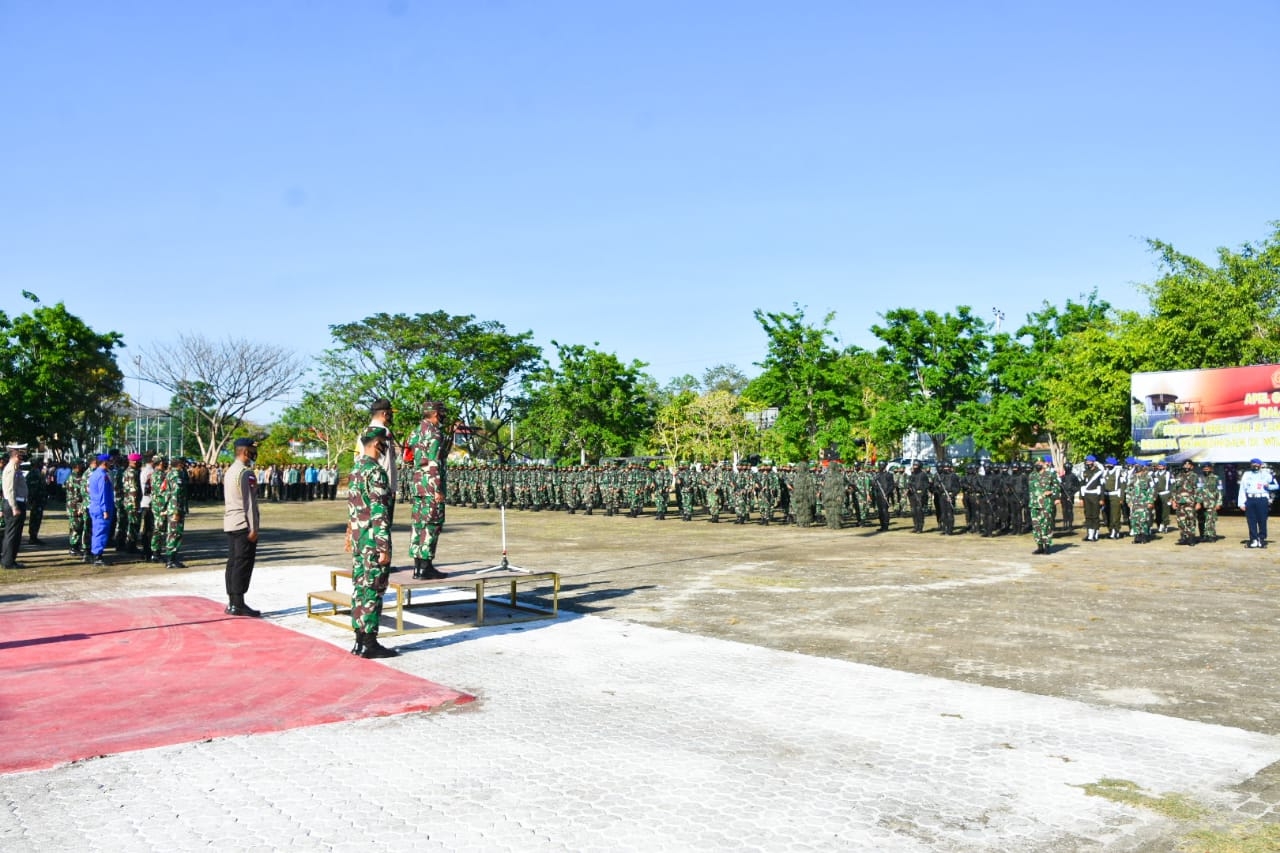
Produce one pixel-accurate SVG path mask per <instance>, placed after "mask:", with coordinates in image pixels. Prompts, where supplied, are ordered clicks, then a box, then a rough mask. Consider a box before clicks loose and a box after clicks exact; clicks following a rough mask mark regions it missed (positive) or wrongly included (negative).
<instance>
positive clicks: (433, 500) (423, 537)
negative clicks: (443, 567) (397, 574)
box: [408, 401, 446, 580]
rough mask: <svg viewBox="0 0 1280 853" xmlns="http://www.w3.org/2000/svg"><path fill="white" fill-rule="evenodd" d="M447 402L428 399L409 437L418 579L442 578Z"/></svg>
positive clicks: (411, 552)
mask: <svg viewBox="0 0 1280 853" xmlns="http://www.w3.org/2000/svg"><path fill="white" fill-rule="evenodd" d="M443 418H444V403H438V402H434V401H432V402H428V403H425V404H423V407H422V421H421V423H419V424H418V428H417V429H416V430H414V432H413V435H412V436H410V438H409V445H408V446H409V449H410V450H411V451H412V452H413V471H412V473H411V475H410V485H411V491H412V493H413V523H412V528H411V530H410V535H409V556H410V557H412V558H413V577H414V579H415V580H430V579H433V578H442V577H444V573H443V572H441V571H439V570H437V569H436V567H435V563H434V561H435V557H436V544H437V543H438V542H439V541H440V530H441V528H443V527H444V489H445V480H446V472H445V447H444V434H443V433H442V432H441V430H440V422H441V420H442V419H443Z"/></svg>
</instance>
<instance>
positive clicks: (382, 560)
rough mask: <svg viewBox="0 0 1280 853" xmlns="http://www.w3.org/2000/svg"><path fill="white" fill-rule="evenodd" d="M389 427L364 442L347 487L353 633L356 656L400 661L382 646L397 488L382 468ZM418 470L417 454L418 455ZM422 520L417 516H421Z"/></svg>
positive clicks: (368, 434)
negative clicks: (392, 509) (380, 636)
mask: <svg viewBox="0 0 1280 853" xmlns="http://www.w3.org/2000/svg"><path fill="white" fill-rule="evenodd" d="M387 440H388V433H387V430H386V427H381V426H375V427H370V428H369V429H368V431H367V432H365V434H364V435H362V436H360V443H361V445H362V446H363V448H364V452H363V453H361V454H360V458H359V459H357V460H356V462H355V465H353V466H352V468H351V479H350V481H349V482H348V484H347V523H348V526H349V534H348V535H349V538H350V540H351V630H353V631H355V634H356V643H355V645H354V646H353V647H352V648H351V653H352V654H353V655H359V656H360V657H362V658H386V657H394V656H395V655H396V651H395V649H389V648H387V647H386V646H383V645H381V644H380V643H379V642H378V626H379V623H380V621H381V619H382V595H383V593H385V592H386V591H387V584H388V581H389V580H390V577H391V517H390V515H391V513H390V507H391V501H392V499H393V496H392V494H391V484H390V480H389V479H388V477H387V472H386V471H384V470H383V469H382V466H381V465H379V464H378V460H379V459H380V458H381V457H382V455H383V453H385V452H386V449H387ZM414 459H415V464H416V460H417V453H416V452H415V454H414ZM415 517H416V514H415Z"/></svg>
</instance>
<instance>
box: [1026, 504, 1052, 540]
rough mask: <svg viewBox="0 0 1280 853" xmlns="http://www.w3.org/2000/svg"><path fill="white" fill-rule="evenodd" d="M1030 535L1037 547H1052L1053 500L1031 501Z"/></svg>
mask: <svg viewBox="0 0 1280 853" xmlns="http://www.w3.org/2000/svg"><path fill="white" fill-rule="evenodd" d="M1030 508H1031V535H1032V536H1033V537H1035V540H1036V544H1037V545H1043V546H1044V547H1046V548H1049V547H1052V546H1053V500H1052V499H1046V500H1042V501H1032V503H1031V507H1030Z"/></svg>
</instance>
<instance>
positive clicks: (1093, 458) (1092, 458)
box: [1084, 453, 1098, 462]
mask: <svg viewBox="0 0 1280 853" xmlns="http://www.w3.org/2000/svg"><path fill="white" fill-rule="evenodd" d="M1084 461H1085V462H1097V461H1098V457H1096V456H1094V455H1093V454H1092V453H1090V454H1089V455H1088V456H1086V457H1085V458H1084Z"/></svg>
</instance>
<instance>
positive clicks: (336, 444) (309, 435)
mask: <svg viewBox="0 0 1280 853" xmlns="http://www.w3.org/2000/svg"><path fill="white" fill-rule="evenodd" d="M368 421H369V412H368V409H367V408H360V407H359V406H358V405H357V403H356V401H355V400H354V399H353V398H352V397H351V396H350V395H348V394H346V393H344V392H343V390H342V389H341V388H339V387H337V386H324V385H321V386H319V387H317V388H311V389H308V390H307V391H306V392H305V393H304V394H303V395H302V401H301V402H299V403H298V404H297V405H295V406H290V407H289V408H287V409H285V410H284V411H283V412H282V413H281V415H280V421H279V422H278V423H277V424H276V427H277V429H282V430H284V432H285V435H287V436H288V437H289V438H290V439H292V440H294V441H303V442H306V443H309V444H312V445H315V446H317V447H321V448H323V449H324V453H325V461H326V463H327V464H331V465H332V464H336V463H337V462H338V461H339V460H343V461H350V458H351V457H352V456H353V455H354V453H353V448H354V447H355V443H356V442H355V438H356V435H358V434H359V432H360V428H361V427H362V426H364V425H365V424H366V423H368ZM344 457H345V458H344Z"/></svg>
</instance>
